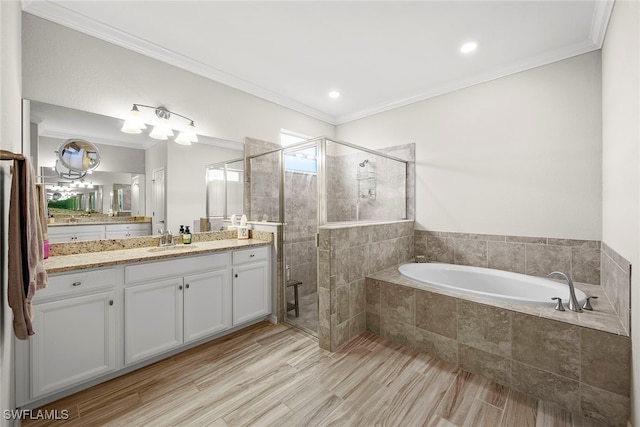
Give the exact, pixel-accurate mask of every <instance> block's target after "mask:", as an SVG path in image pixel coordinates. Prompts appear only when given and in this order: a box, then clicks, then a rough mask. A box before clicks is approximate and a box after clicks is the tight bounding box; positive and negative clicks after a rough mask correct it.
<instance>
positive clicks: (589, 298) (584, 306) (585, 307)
mask: <svg viewBox="0 0 640 427" xmlns="http://www.w3.org/2000/svg"><path fill="white" fill-rule="evenodd" d="M591 299H598V297H587V300H586V301H585V302H584V305H583V306H582V308H583V309H585V310H591V311H592V310H593V307H591V301H590V300H591Z"/></svg>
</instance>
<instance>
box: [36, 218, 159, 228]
mask: <svg viewBox="0 0 640 427" xmlns="http://www.w3.org/2000/svg"><path fill="white" fill-rule="evenodd" d="M105 224H151V217H145V216H130V217H103V216H102V217H99V216H97V217H93V218H92V217H80V218H75V219H73V220H71V221H70V220H69V218H61V219H57V220H56V222H52V223H48V224H47V228H52V227H68V226H71V225H105Z"/></svg>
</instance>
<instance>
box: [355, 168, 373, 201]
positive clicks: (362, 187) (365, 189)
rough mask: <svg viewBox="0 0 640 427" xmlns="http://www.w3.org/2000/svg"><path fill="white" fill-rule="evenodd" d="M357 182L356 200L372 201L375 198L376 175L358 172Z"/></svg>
mask: <svg viewBox="0 0 640 427" xmlns="http://www.w3.org/2000/svg"><path fill="white" fill-rule="evenodd" d="M356 179H357V180H358V198H360V199H372V200H375V198H376V173H375V172H359V173H358V174H357V175H356Z"/></svg>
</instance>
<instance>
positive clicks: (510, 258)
mask: <svg viewBox="0 0 640 427" xmlns="http://www.w3.org/2000/svg"><path fill="white" fill-rule="evenodd" d="M524 247H525V245H524V243H507V242H488V254H487V265H488V267H489V268H495V269H498V270H505V271H512V272H514V273H521V274H524V273H525V250H524Z"/></svg>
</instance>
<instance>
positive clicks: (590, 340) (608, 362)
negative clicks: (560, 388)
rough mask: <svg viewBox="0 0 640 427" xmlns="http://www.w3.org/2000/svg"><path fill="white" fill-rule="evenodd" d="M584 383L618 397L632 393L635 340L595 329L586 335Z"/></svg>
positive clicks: (582, 350) (588, 330) (582, 351)
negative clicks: (632, 360) (633, 345)
mask: <svg viewBox="0 0 640 427" xmlns="http://www.w3.org/2000/svg"><path fill="white" fill-rule="evenodd" d="M581 353H582V381H583V382H585V383H586V384H589V385H592V386H594V387H598V388H601V389H604V390H607V391H610V392H613V393H616V394H620V395H623V396H629V393H630V390H631V383H630V378H631V340H630V339H629V337H625V336H621V335H614V334H608V333H606V332H601V331H596V330H593V329H586V328H585V329H584V330H583V331H582V345H581Z"/></svg>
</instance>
